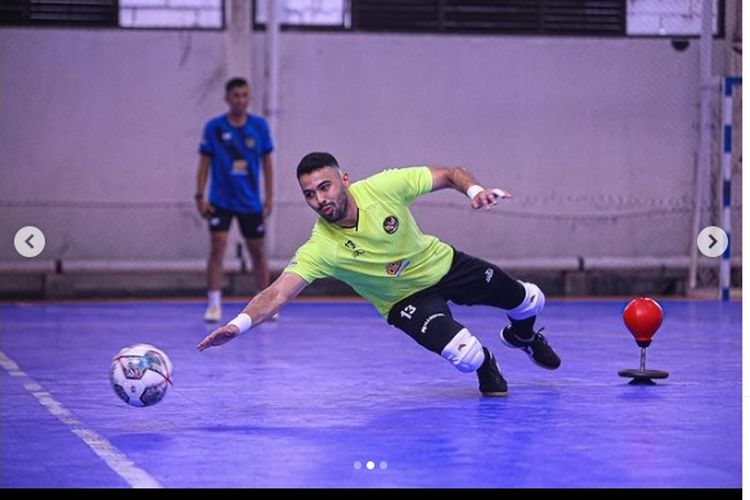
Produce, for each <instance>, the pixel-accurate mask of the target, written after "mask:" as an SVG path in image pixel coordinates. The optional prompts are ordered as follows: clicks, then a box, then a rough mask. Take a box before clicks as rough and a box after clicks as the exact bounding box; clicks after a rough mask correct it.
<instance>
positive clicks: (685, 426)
mask: <svg viewBox="0 0 750 500" xmlns="http://www.w3.org/2000/svg"><path fill="white" fill-rule="evenodd" d="M660 302H661V304H662V306H663V308H664V311H665V321H664V324H663V326H662V328H661V330H660V331H659V332H658V334H657V335H656V337H655V339H654V342H653V344H652V346H651V347H650V348H649V350H648V368H653V369H660V370H666V371H668V372H669V373H670V376H669V378H668V379H666V380H664V381H659V383H658V385H656V386H650V387H644V386H631V385H628V384H627V380H626V379H623V378H620V377H618V375H617V372H618V370H621V369H624V368H637V367H638V359H639V358H638V355H639V351H638V348H637V346H636V344H635V342H634V341H633V339H632V337H631V336H630V334H629V333H627V332H626V330H625V327H624V325H623V323H622V319H621V314H622V310H623V308H624V306H625V304H626V301H625V300H622V301H618V300H612V301H550V302H548V304H547V307H546V309H545V311H544V312H543V313H542V316H541V318H540V320H539V321H538V325H539V326H545V327H546V328H545V331H544V333H545V334H546V335H547V337H548V339H549V340H550V343H551V344H552V345H553V346H555V348H556V349H557V351H558V352H559V354H560V356H561V357H562V360H563V363H562V366H561V367H560V369H559V370H557V371H547V370H543V369H541V368H538V367H537V366H535V365H533V364H532V363H531V362H530V361H529V359H528V358H527V357H526V355H525V354H523V353H522V352H520V351H518V350H513V349H510V348H508V347H506V346H505V345H503V344H501V342H500V340H499V338H498V337H497V331H498V330H499V328H500V326H501V325H502V324H504V321H503V316H502V314H500V313H499V311H497V310H493V309H490V308H486V307H473V308H469V307H455V308H454V309H453V310H454V315H455V317H456V318H457V319H458V320H459V321H461V322H463V323H464V324H465V325H466V326H467V327H468V328H469V329H470V330H471V331H472V332H473V333H474V334H475V335H477V336H478V337H479V338H480V339H481V340H482V342H483V343H484V344H485V345H487V346H488V347H489V348H490V349H492V350H493V351H494V352H495V354H496V356H497V359H498V361H499V363H500V366H501V369H502V370H503V373H504V374H505V377H506V378H507V380H508V383H509V385H510V393H509V394H508V396H507V397H505V398H483V397H481V396H480V394H479V392H478V390H477V381H476V376H475V375H474V374H473V373H469V374H463V373H460V372H458V371H457V370H456V369H455V368H453V367H452V366H451V365H450V364H449V363H448V362H446V361H444V360H442V359H441V358H440V357H438V356H436V355H434V354H432V353H429V352H427V351H424V350H423V349H422V348H421V347H419V346H418V345H417V344H415V343H414V342H413V341H412V340H411V339H410V338H409V337H407V336H406V335H405V334H403V333H401V332H400V331H398V330H396V329H394V328H391V327H390V326H388V325H387V324H386V323H385V322H384V321H383V320H382V319H380V317H379V316H378V315H377V313H376V312H375V310H374V309H373V308H372V307H371V306H370V305H368V304H365V303H344V302H333V303H331V302H329V303H324V302H318V303H312V302H297V303H293V304H290V305H288V306H287V307H286V308H285V309H284V310H283V311H282V315H281V319H280V320H279V321H278V322H275V323H266V324H264V325H261V326H260V327H258V328H257V329H255V330H253V331H251V332H250V333H248V334H246V335H244V336H242V337H240V338H238V339H236V340H235V341H233V342H231V343H229V344H227V345H225V346H223V347H220V348H214V349H209V350H208V351H206V352H204V353H198V352H197V351H196V350H195V344H196V343H197V342H198V341H199V340H200V339H201V338H203V336H205V335H206V334H207V333H208V332H209V331H210V327H208V326H206V325H205V324H204V323H203V321H202V314H203V304H200V303H197V302H193V303H177V302H174V303H169V302H99V303H88V302H78V303H17V304H2V305H0V377H2V378H1V379H0V387H1V388H2V390H1V391H0V411H1V412H2V423H1V426H0V428H1V432H2V434H1V435H0V451H1V453H2V462H1V463H0V471H2V472H1V477H0V487H4V488H8V487H149V486H150V487H209V488H213V487H490V488H494V487H503V488H516V487H519V488H529V487H531V488H534V487H559V488H568V487H584V488H585V487H618V488H619V487H623V488H640V487H657V488H661V487H690V488H701V487H707V488H716V487H722V488H725V487H729V488H740V487H741V472H742V471H741V469H742V456H741V443H742V439H741V437H742V429H741V409H742V394H741V392H742V384H741V380H742V378H741V377H742V373H741V351H742V338H741V334H742V332H741V304H740V303H738V302H734V303H730V304H721V303H718V302H686V301H671V300H662V301H660ZM240 307H241V304H240V303H239V302H235V303H229V304H225V307H224V313H225V316H226V318H225V319H229V318H231V317H232V316H234V314H235V313H236V312H238V311H239V309H240ZM134 343H151V344H154V345H156V346H157V347H159V348H161V349H163V350H164V351H166V352H167V354H168V355H169V356H170V358H171V359H172V362H173V363H174V366H175V374H174V386H173V387H172V388H171V389H170V391H169V393H168V394H167V395H166V397H165V399H164V400H163V401H162V402H161V403H159V404H158V405H156V406H154V407H150V408H132V407H129V406H127V405H126V404H125V403H123V402H121V401H120V400H119V399H118V398H117V396H116V395H115V394H114V392H113V390H112V389H111V388H110V385H109V379H108V370H109V364H110V360H111V358H112V356H113V355H114V354H115V353H117V352H118V351H119V350H120V348H122V347H123V346H125V345H129V344H134Z"/></svg>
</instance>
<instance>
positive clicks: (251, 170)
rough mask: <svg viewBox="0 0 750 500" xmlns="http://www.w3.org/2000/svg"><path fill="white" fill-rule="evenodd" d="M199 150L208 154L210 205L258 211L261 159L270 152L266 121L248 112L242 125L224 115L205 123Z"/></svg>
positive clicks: (259, 206) (251, 211)
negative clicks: (232, 122)
mask: <svg viewBox="0 0 750 500" xmlns="http://www.w3.org/2000/svg"><path fill="white" fill-rule="evenodd" d="M199 151H200V153H201V154H202V155H206V156H210V157H211V189H210V191H209V195H208V200H209V202H210V203H211V204H212V205H215V206H218V207H221V208H224V209H226V210H232V211H234V212H240V213H260V212H261V211H262V210H263V202H262V200H261V194H260V182H259V181H260V165H261V158H263V156H265V155H267V154H269V153H270V152H271V151H273V143H272V142H271V134H270V132H269V131H268V124H267V123H266V120H264V119H263V118H261V117H260V116H255V115H251V114H248V115H247V121H246V122H245V125H244V126H243V127H235V126H234V125H232V124H230V123H229V118H228V116H227V115H226V114H224V115H221V116H217V117H216V118H214V119H212V120H210V121H209V122H208V123H206V126H205V127H204V129H203V140H202V141H201V145H200V148H199Z"/></svg>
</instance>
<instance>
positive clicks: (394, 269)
mask: <svg viewBox="0 0 750 500" xmlns="http://www.w3.org/2000/svg"><path fill="white" fill-rule="evenodd" d="M409 264H411V260H409V259H405V260H397V261H396V262H389V263H388V264H386V265H385V272H386V274H388V275H389V276H396V277H398V276H401V273H402V272H404V269H406V268H407V267H408V266H409Z"/></svg>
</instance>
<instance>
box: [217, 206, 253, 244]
mask: <svg viewBox="0 0 750 500" xmlns="http://www.w3.org/2000/svg"><path fill="white" fill-rule="evenodd" d="M232 217H237V220H238V221H240V233H242V236H243V237H245V238H247V239H250V240H257V239H259V238H262V237H263V236H265V234H266V227H265V225H264V224H263V213H262V212H261V213H258V214H243V213H239V212H233V211H231V210H227V209H225V208H221V207H217V206H214V212H213V213H212V214H211V215H210V216H209V217H208V229H209V230H210V231H211V232H212V233H213V232H215V231H229V225H230V224H231V222H232Z"/></svg>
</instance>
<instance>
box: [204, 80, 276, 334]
mask: <svg viewBox="0 0 750 500" xmlns="http://www.w3.org/2000/svg"><path fill="white" fill-rule="evenodd" d="M224 100H225V101H226V103H227V105H228V106H229V112H228V113H226V114H222V115H220V116H217V117H216V118H213V119H212V120H210V121H209V122H208V123H206V125H205V127H204V129H203V139H202V141H201V144H200V148H199V151H200V162H199V165H198V185H197V188H196V191H195V201H196V203H197V205H198V212H199V213H200V214H201V216H202V217H205V218H207V219H208V227H209V231H210V233H211V254H210V255H209V257H208V270H207V274H208V308H207V309H206V313H205V315H204V319H205V320H206V321H208V322H212V323H215V322H219V321H221V284H222V281H223V279H224V266H223V264H224V254H225V253H226V248H227V236H228V233H229V227H230V224H231V222H232V219H233V218H234V217H237V220H238V221H239V226H240V232H241V233H242V236H243V238H244V240H245V243H246V245H247V249H248V252H249V253H250V257H251V259H252V264H253V277H254V279H255V288H256V290H258V291H260V290H264V289H265V288H266V287H268V284H269V282H270V276H269V270H268V258H267V256H266V249H265V242H264V239H263V237H264V236H265V225H264V221H265V220H266V218H268V216H269V215H270V214H271V208H272V205H273V163H272V161H271V152H272V151H273V142H272V140H271V134H270V132H269V130H268V124H267V123H266V120H265V119H263V118H262V117H260V116H257V115H252V114H250V113H248V112H247V107H248V105H249V104H250V86H249V85H248V83H247V80H245V79H243V78H232V79H230V80H229V81H228V82H227V83H226V85H225V95H224ZM261 165H262V168H263V188H264V189H263V196H262V197H261V194H260V177H261ZM209 171H210V174H211V189H210V192H209V195H208V199H206V197H205V194H204V193H205V190H206V182H207V180H208V176H209Z"/></svg>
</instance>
